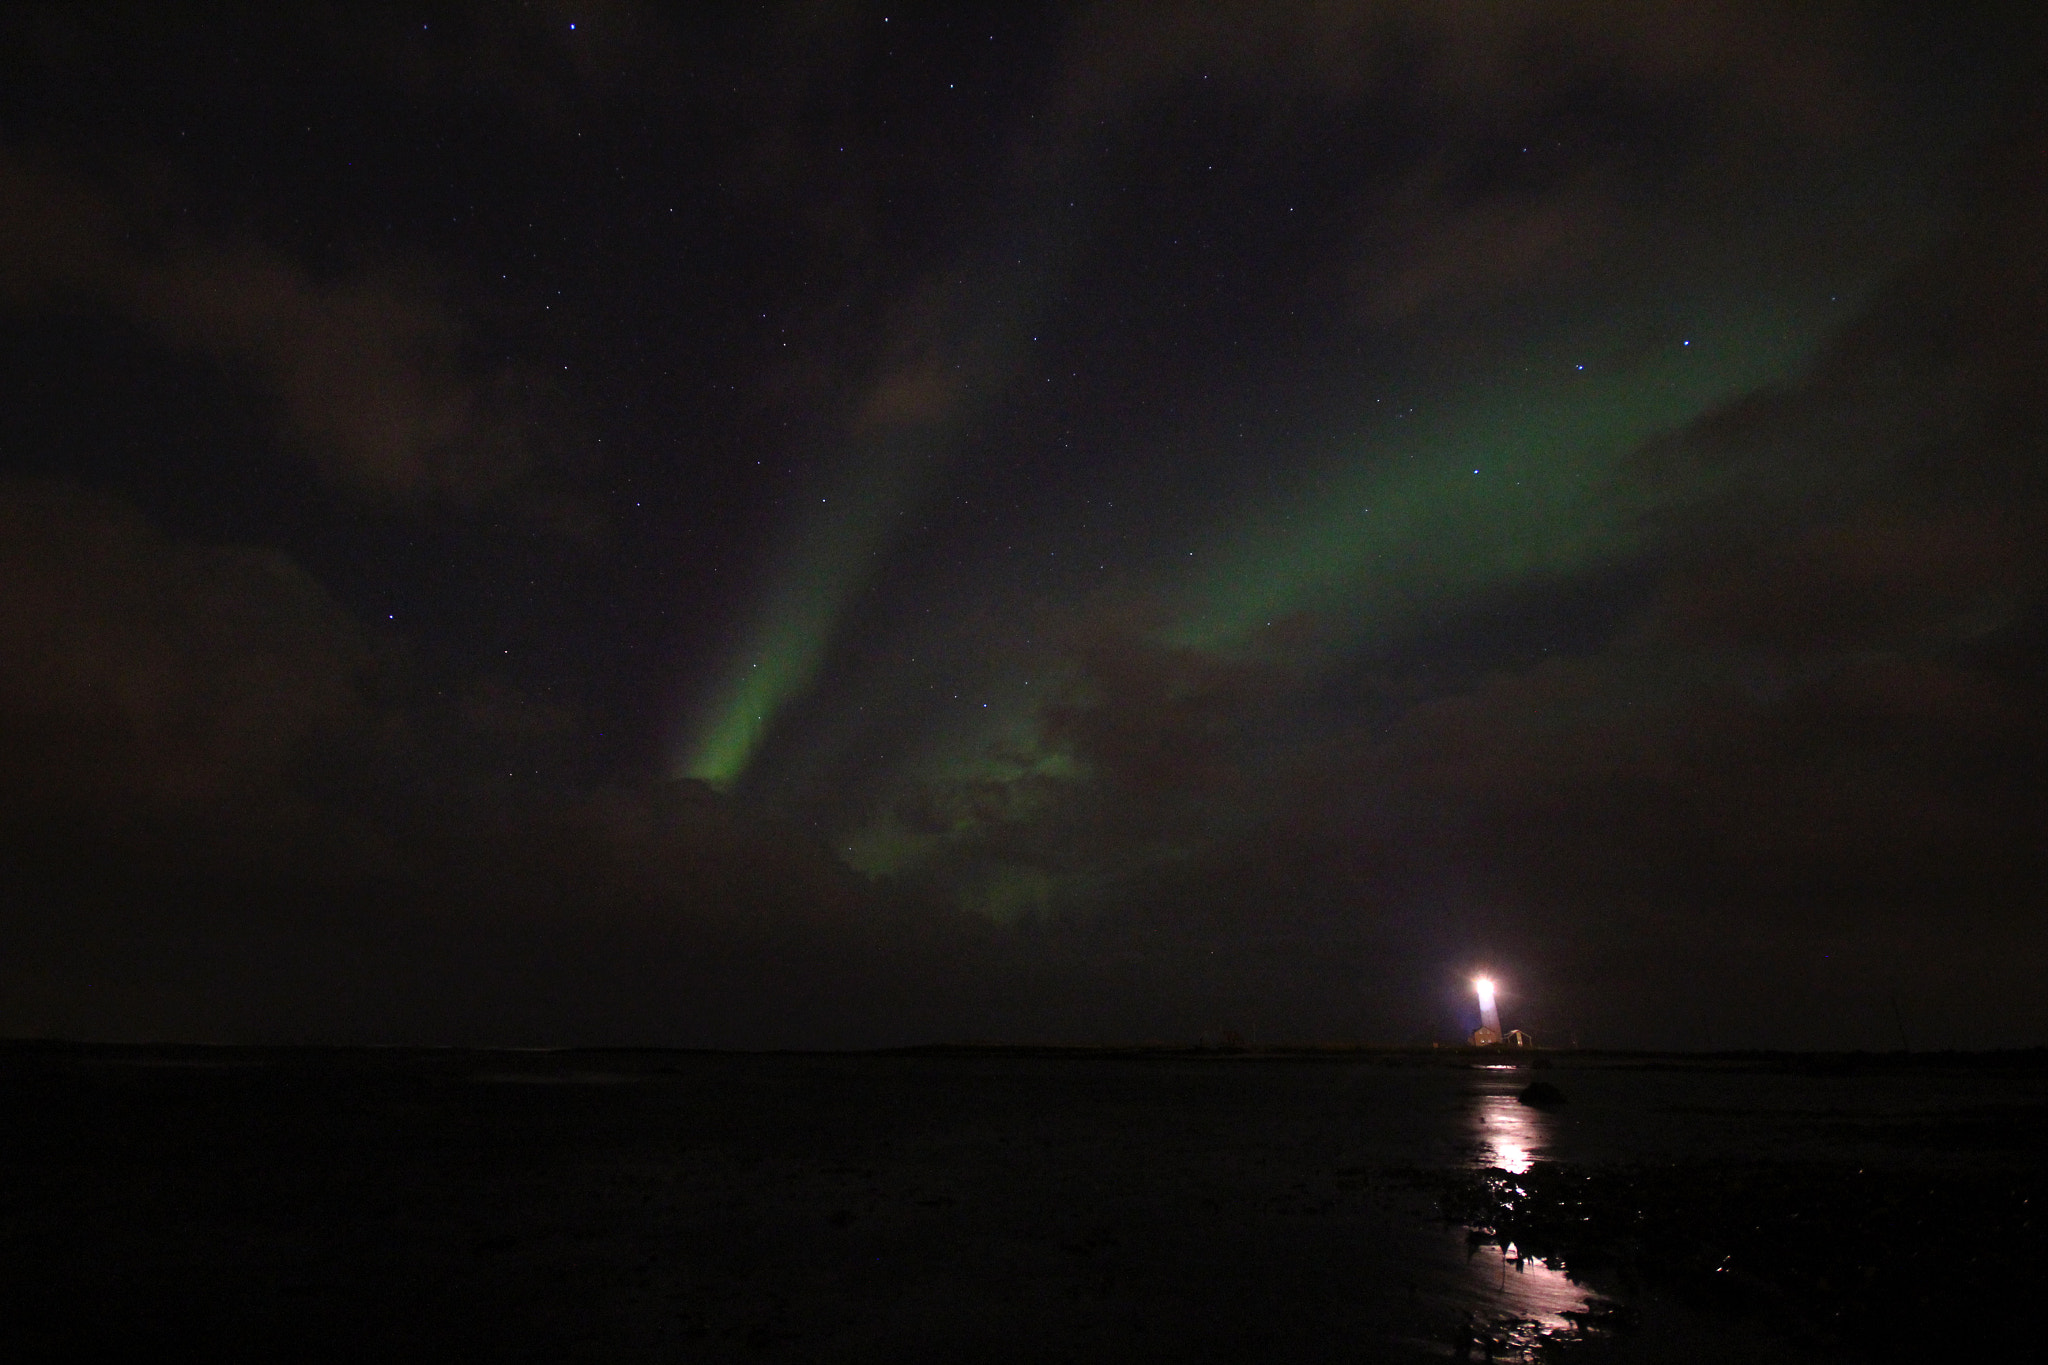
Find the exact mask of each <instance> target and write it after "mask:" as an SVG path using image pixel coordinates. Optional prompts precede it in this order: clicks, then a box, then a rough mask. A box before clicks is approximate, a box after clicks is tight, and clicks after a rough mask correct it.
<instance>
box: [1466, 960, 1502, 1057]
mask: <svg viewBox="0 0 2048 1365" xmlns="http://www.w3.org/2000/svg"><path fill="white" fill-rule="evenodd" d="M1472 989H1474V990H1476V991H1478V992H1479V1027H1478V1029H1476V1030H1475V1031H1474V1032H1473V1034H1472V1046H1474V1047H1490V1046H1492V1045H1493V1044H1495V1043H1498V1042H1499V1041H1500V1008H1499V1006H1497V1005H1496V1004H1495V1003H1494V998H1493V979H1492V978H1491V977H1485V976H1482V977H1480V978H1478V979H1477V980H1476V981H1474V982H1473V983H1472Z"/></svg>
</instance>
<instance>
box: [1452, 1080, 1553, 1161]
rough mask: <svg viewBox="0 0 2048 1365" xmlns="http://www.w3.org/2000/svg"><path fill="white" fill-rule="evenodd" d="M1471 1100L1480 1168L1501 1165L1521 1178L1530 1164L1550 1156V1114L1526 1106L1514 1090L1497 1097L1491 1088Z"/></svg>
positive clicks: (1474, 1135)
mask: <svg viewBox="0 0 2048 1365" xmlns="http://www.w3.org/2000/svg"><path fill="white" fill-rule="evenodd" d="M1472 1098H1473V1105H1472V1120H1473V1122H1472V1128H1473V1134H1472V1136H1473V1138H1474V1146H1475V1148H1476V1155H1477V1157H1478V1162H1477V1164H1478V1165H1481V1166H1498V1167H1500V1168H1501V1169H1502V1170H1504V1171H1506V1172H1508V1173H1509V1174H1510V1175H1520V1174H1521V1173H1522V1172H1524V1171H1526V1170H1528V1169H1529V1166H1530V1163H1532V1162H1535V1161H1540V1160H1542V1159H1543V1158H1544V1157H1545V1156H1546V1155H1547V1154H1548V1152H1549V1149H1550V1135H1551V1127H1552V1124H1551V1118H1550V1115H1548V1114H1546V1113H1544V1112H1543V1111H1542V1110H1541V1109H1533V1108H1531V1107H1529V1106H1528V1105H1526V1104H1523V1103H1522V1102H1521V1101H1520V1100H1519V1099H1517V1098H1516V1096H1515V1092H1514V1091H1512V1090H1510V1091H1506V1092H1503V1093H1499V1094H1496V1093H1493V1092H1492V1090H1491V1088H1490V1087H1489V1088H1488V1089H1486V1090H1482V1091H1481V1092H1480V1093H1479V1094H1477V1095H1474V1096H1473V1097H1472Z"/></svg>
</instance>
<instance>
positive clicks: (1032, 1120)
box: [0, 1043, 2048, 1362]
mask: <svg viewBox="0 0 2048 1365" xmlns="http://www.w3.org/2000/svg"><path fill="white" fill-rule="evenodd" d="M1511 1060H1512V1063H1513V1064H1509V1061H1508V1060H1504V1059H1502V1058H1501V1057H1500V1056H1498V1055H1485V1054H1473V1053H1468V1052H1464V1051H1462V1050H1447V1049H1446V1050H1434V1051H1433V1050H1428V1049H1422V1050H1375V1049H1346V1048H1329V1049H1312V1050H1311V1049H1304V1050H1296V1051H1288V1050H1268V1051H1263V1052H1261V1051H1251V1050H1239V1051H1221V1050H1212V1051H1199V1050H1185V1049H1171V1048H1166V1049H1142V1050H1131V1051H1097V1050H1022V1049H934V1050H918V1051H907V1052H899V1053H862V1054H790V1053H778V1054H721V1053H687V1052H667V1051H539V1052H509V1051H465V1050H416V1049H360V1048H196V1047H110V1046H82V1045H61V1044H39V1043H17V1044H9V1045H6V1047H5V1048H4V1049H0V1094H4V1097H5V1098H4V1106H5V1107H4V1110H0V1283H4V1286H5V1287H4V1289H0V1296H4V1297H0V1356H4V1357H5V1358H7V1359H38V1358H58V1357H72V1356H78V1355H82V1354H86V1353H88V1352H95V1351H97V1352H102V1353H104V1352H106V1351H114V1352H119V1353H122V1354H126V1355H130V1356H140V1355H144V1354H159V1353H168V1352H178V1353H180V1354H197V1353H203V1354H206V1355H210V1356H215V1357H221V1356H230V1355H234V1356H242V1355H254V1354H259V1353H260V1354H267V1355H272V1356H276V1357H279V1358H289V1359H299V1360H307V1359H335V1360H362V1359H394V1358H398V1359H409V1358H420V1357H426V1356H430V1355H431V1356H442V1357H446V1356H450V1355H453V1356H460V1357H466V1358H479V1359H591V1360H683V1361H697V1360H704V1361H757V1360H790V1361H881V1360H901V1359H905V1358H919V1359H938V1360H963V1361H964V1360H976V1361H1012V1360H1014V1361H1048V1360H1120V1361H1123V1360H1175V1361H1194V1360H1215V1361H1225V1360H1229V1361H1236V1360H1252V1361H1263V1360H1272V1361H1290V1362H1291V1361H1322V1360H1332V1361H1336V1360H1342V1361H1360V1360H1390V1361H1402V1360H1444V1359H1461V1358H1462V1359H1487V1358H1492V1359H1499V1360H1513V1359H1528V1360H1538V1359H1551V1358H1557V1359H1587V1360H1618V1361H1627V1360H1642V1361H1683V1360H1725V1359H1732V1358H1741V1359H1746V1360H1778V1359H1783V1360H1800V1359H1873V1360H1874V1359H1887V1358H1900V1357H1898V1356H1897V1353H1896V1351H1895V1350H1894V1349H1893V1348H1894V1347H1899V1348H1900V1349H1903V1347H1904V1346H1905V1345H1911V1346H1912V1347H1913V1348H1914V1349H1918V1350H1924V1349H1925V1347H1926V1344H1927V1343H1928V1342H1930V1341H1933V1342H1941V1341H1954V1342H1956V1343H1959V1344H1964V1343H1974V1342H1976V1341H1979V1340H2007V1341H2008V1342H2009V1341H2010V1334H2009V1331H2007V1328H2006V1324H2007V1323H2008V1321H2009V1320H2010V1319H2011V1318H2012V1317H2013V1316H2014V1315H2015V1314H2016V1313H2017V1312H2018V1311H2019V1304H2018V1302H2017V1300H2016V1297H2015V1295H2016V1291H2015V1290H2014V1289H2013V1287H2012V1281H2013V1280H2014V1279H2015V1278H2016V1276H2017V1274H2018V1271H2019V1268H2020V1267H2023V1266H2025V1265H2026V1264H2028V1263H2029V1262H2030V1260H2031V1258H2033V1257H2034V1256H2037V1255H2038V1254H2039V1253H2040V1251H2041V1250H2042V1249H2043V1235H2042V1224H2041V1219H2040V1216H2039V1210H2040V1208H2041V1199H2042V1197H2043V1195H2042V1191H2043V1182H2042V1177H2041V1174H2040V1170H2039V1161H2038V1149H2039V1146H2040V1134H2041V1132H2042V1131H2043V1123H2044V1121H2048V1054H2044V1053H2041V1052H2038V1051H2036V1052H2030V1053H2008V1054H1995V1055H1982V1054H1979V1055H1971V1056H1934V1057H1917V1056H1915V1057H1906V1056H1898V1055H1893V1056H1874V1055H1850V1056H1830V1057H1810V1056H1791V1055H1777V1054H1762V1055H1746V1056H1740V1057H1699V1056H1686V1057H1668V1056H1644V1055H1627V1054H1589V1053H1557V1054H1534V1055H1524V1056H1518V1057H1514V1058H1512V1059H1511ZM1537 1080H1541V1081H1543V1082H1546V1083H1548V1084H1549V1085H1551V1086H1554V1087H1555V1088H1556V1090H1557V1092H1558V1094H1559V1095H1560V1096H1561V1097H1562V1102H1560V1103H1552V1104H1548V1105H1543V1106H1533V1105H1528V1104H1523V1103H1521V1100H1520V1097H1521V1095H1522V1094H1523V1093H1524V1091H1525V1090H1526V1089H1527V1088H1528V1087H1529V1085H1530V1084H1532V1083H1533V1082H1534V1081H1537ZM1901 1285H1903V1286H1905V1288H1904V1289H1903V1290H1901V1289H1900V1288H1899V1286H1901ZM1916 1286H1917V1287H1918V1290H1919V1291H1922V1292H1918V1293H1917V1296H1916V1293H1915V1287H1916ZM1994 1333H1995V1334H1997V1335H1992V1334H1994Z"/></svg>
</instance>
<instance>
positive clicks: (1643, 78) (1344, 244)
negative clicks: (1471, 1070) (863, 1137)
mask: <svg viewBox="0 0 2048 1365" xmlns="http://www.w3.org/2000/svg"><path fill="white" fill-rule="evenodd" d="M2044 54H2048V21H2044V20H2043V19H2042V18H2041V16H2040V10H2039V7H2038V6H2036V5H2031V4H2022V3H2014V4H2010V5H2004V6H1999V5H1980V6H1964V5H1957V6H1950V5H1938V6H1936V5H1924V4H1912V3H1903V2H1902V3H1898V4H1853V3H1844V4H1799V5H1790V4H1783V3H1763V2H1761V0H1759V2H1758V3H1741V2H1739V0H1729V2H1727V3H1704V2H1703V0H1641V3H1608V2H1606V0H1555V3H1541V4H1539V3H1534V2H1533V0H1528V2H1522V3H1517V2H1512V0H1503V2H1502V3H1481V2H1480V0H1207V2H1206V3H1202V4H1185V5H1183V4H1164V3H1160V4H1139V3H1114V2H1111V0H1105V2H1104V3H1094V4H1081V3H1076V4H1033V3H1023V2H1021V0H1004V3H993V4H969V3H954V4H945V5H929V6H906V5H900V4H894V3H875V4H867V3H850V2H849V3H834V2H833V0H813V2H810V3H796V2H794V0H792V2H791V3H780V4H744V5H742V4H735V5H731V6H656V5H640V4H632V3H621V2H617V0H601V2H599V3H591V4H568V3H554V2H553V0H548V2H547V3H529V4H523V5H515V4H502V5H501V4H482V3H479V4H474V5H446V4H443V5H428V6H417V7H386V6H378V7H371V6H357V5H331V6H322V5H318V4H301V5H290V6H274V5H266V6H248V7H243V8H233V7H207V8H205V9H204V10H203V12H202V11H198V10H194V11H190V12H187V11H184V10H182V9H181V8H180V7H168V6H159V5H142V4H137V5H123V6H105V5H98V6H96V5H67V6H17V7H10V8H9V9H8V10H7V11H6V12H5V14H4V15H0V417H4V421H0V1032H4V1033H6V1034H9V1035H14V1036H26V1035H36V1036H63V1037H93V1038H133V1039H191V1040H248V1041H277V1042H292V1041H377V1042H423V1043H439V1042H463V1043H517V1044H536V1043H663V1044H688V1045H716V1046H827V1047H832V1046H865V1045H873V1044H885V1043H906V1042H926V1041H966V1040H1008V1041H1059V1042H1140V1041H1147V1040H1153V1039H1158V1040H1166V1041H1176V1042H1178V1041H1190V1040H1194V1039H1197V1038H1202V1037H1208V1038H1211V1039H1212V1040H1213V1039H1216V1038H1221V1037H1225V1036H1228V1035H1237V1036H1241V1037H1243V1038H1246V1039H1248V1040H1257V1041H1261V1042H1264V1041H1274V1042H1279V1041H1313V1040H1367V1041H1379V1042H1388V1043H1412V1042H1418V1041H1428V1040H1432V1039H1442V1040H1446V1041H1449V1040H1452V1039H1455V1038H1457V1037H1458V1036H1459V1035H1460V1034H1462V1033H1463V1032H1464V1031H1465V1030H1468V1029H1470V1028H1471V1027H1472V1026H1473V1023H1474V1022H1475V1020H1474V1018H1473V1017H1472V1015H1473V1013H1474V1008H1473V1005H1472V1002H1471V1000H1470V998H1469V997H1470V992H1469V988H1468V984H1467V983H1468V981H1469V978H1470V977H1471V976H1472V974H1473V973H1474V972H1475V971H1479V970H1486V971H1490V972H1491V973H1492V974H1494V975H1495V976H1496V977H1497V978H1498V979H1499V980H1500V981H1501V983H1502V1010H1503V1014H1504V1015H1505V1016H1506V1017H1507V1023H1508V1024H1509V1025H1510V1026H1515V1025H1518V1024H1519V1025H1520V1026H1522V1027H1524V1028H1528V1029H1530V1030H1532V1031H1533V1032H1534V1033H1535V1034H1536V1036H1537V1038H1538V1041H1539V1042H1556V1043H1567V1042H1573V1041H1576V1042H1579V1043H1582V1044H1584V1045H1587V1046H1594V1045H1601V1046H1616V1047H1665V1046H1676V1047H1702V1048H1705V1047H1751V1046H1762V1047H1818V1046H1826V1047H1862V1048H1873V1049H1884V1048H1894V1047H1897V1046H1900V1045H1901V1043H1902V1042H1910V1044H1911V1045H1912V1046H1913V1047H1914V1048H1915V1049H1921V1048H1938V1047H1950V1046H1971V1047H1975V1046H1991V1045H2001V1044H2013V1043H2019V1044H2028V1045H2032V1044H2039V1043H2042V1042H2044V1041H2048V990H2044V988H2043V987H2042V985H2041V982H2042V979H2043V977H2044V975H2048V247H2044V243H2048V101H2044V99H2043V97H2042V92H2043V90H2044V89H2048V71H2044V62H2043V56H2044Z"/></svg>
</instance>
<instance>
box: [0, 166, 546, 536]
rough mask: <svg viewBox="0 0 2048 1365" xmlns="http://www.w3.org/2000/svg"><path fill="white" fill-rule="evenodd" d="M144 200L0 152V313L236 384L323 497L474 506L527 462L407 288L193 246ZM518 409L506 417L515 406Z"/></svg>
mask: <svg viewBox="0 0 2048 1365" xmlns="http://www.w3.org/2000/svg"><path fill="white" fill-rule="evenodd" d="M170 217H174V215H167V214H166V213H165V212H164V211H163V210H162V208H161V207H160V206H157V205H152V204H151V203H150V202H149V196H147V195H144V194H141V193H139V192H133V191H131V192H129V193H128V194H127V196H126V202H123V197H122V196H121V195H119V194H110V193H107V192H103V191H102V190H100V189H98V188H96V187H94V186H91V185H89V184H87V183H86V182H83V181H82V180H80V179H78V178H77V177H73V176H67V175H64V174H61V173H58V172H54V171H50V170H47V169H42V168H39V167H37V166H36V165H35V164H34V163H33V161H32V160H31V159H29V158H25V157H22V156H19V155H10V154H7V153H6V152H5V151H4V150H0V262H4V264H0V303H5V304H6V305H7V306H9V307H10V309H12V310H14V311H15V312H16V313H17V314H20V313H22V312H25V311H27V312H30V313H31V314H32V313H33V312H38V311H39V312H43V313H48V312H51V311H53V310H59V309H64V308H75V307H78V306H87V307H92V308H99V309H105V310H108V311H110V312H112V313H114V314H116V315H118V316H120V317H123V318H125V319H128V320H130V321H132V322H134V323H135V324H136V325H138V326H139V327H140V328H142V329H143V330H144V331H146V332H148V333H150V334H152V335H153V336H155V337H156V338H157V339H158V340H159V341H160V342H161V343H163V344H164V345H166V346H168V347H171V348H174V349H177V350H181V351H188V352H191V353H194V354H197V355H200V356H203V357H205V358H206V359H208V360H209V361H212V362H215V363H217V364H220V365H222V366H224V367H227V368H228V369H229V370H230V371H231V372H236V373H241V374H246V375H248V376H249V377H250V378H251V379H252V380H253V381H254V386H255V387H257V388H258V389H259V390H261V391H262V392H264V393H265V394H266V395H267V396H268V398H269V399H270V400H271V402H272V403H273V404H274V406H275V410H276V412H277V416H278V420H279V423H280V425H281V427H282V429H283V432H284V434H285V436H286V437H287V440H288V443H289V444H290V445H291V446H292V447H294V448H296V449H297V450H298V451H300V452H302V453H303V454H304V455H305V456H306V457H307V458H308V459H310V460H311V461H313V463H314V464H315V466H316V467H317V468H318V469H319V471H320V472H321V473H322V474H323V475H324V476H326V477H327V478H329V479H331V480H333V481H334V482H335V483H337V484H340V485H343V486H345V487H348V488H351V489H353V490H356V491H360V492H366V493H370V494H374V495H378V496H381V497H389V498H397V499H401V500H421V499H427V500H444V499H445V500H453V501H456V502H458V503H473V502H475V501H477V500H478V499H479V498H482V497H484V496H487V495H489V494H492V493H495V492H501V491H503V490H504V489H506V488H507V487H509V486H513V485H516V484H519V483H520V482H522V481H523V480H524V479H525V478H526V477H527V476H528V475H530V474H531V473H532V464H533V461H532V460H531V457H530V455H529V452H528V449H527V447H526V444H525V436H524V432H523V431H522V429H521V427H520V426H519V425H518V424H517V423H515V422H513V421H510V420H508V414H507V408H508V406H510V404H508V398H510V395H511V390H512V388H513V386H514V380H513V378H512V376H511V375H509V374H507V373H505V372H504V371H503V370H502V369H499V370H497V371H495V372H494V371H493V369H492V367H490V366H488V365H483V364H479V363H478V362H477V361H476V359H475V358H474V355H473V350H474V347H473V345H472V339H471V337H470V335H469V329H468V328H466V327H465V326H464V325H463V324H462V323H461V322H460V321H459V320H458V318H457V317H456V315H455V314H454V312H452V311H451V310H450V309H449V308H448V306H447V305H446V304H445V303H444V302H442V301H441V299H439V298H438V297H437V291H436V289H435V288H434V287H433V286H432V285H431V284H430V283H429V282H428V280H426V279H425V278H423V277H421V275H420V274H419V273H418V272H417V271H412V272H407V271H398V270H388V271H378V270H374V269H359V270H353V271H349V272H346V273H344V274H340V275H337V276H334V277H331V278H319V277H316V276H315V275H314V274H313V273H312V272H310V271H309V270H307V269H306V268H305V267H303V266H301V265H299V264H297V263H295V262H293V261H292V260H290V259H289V258H288V257H287V256H286V255H285V254H283V253H281V252H279V251H276V250H273V249H271V248H268V247H266V246H263V245H261V244H260V243H257V242H254V241H246V240H245V241H232V240H229V241H207V240H195V239H194V237H193V234H191V233H190V232H189V231H184V230H181V229H179V228H177V227H174V226H171V225H170V224H169V223H168V222H167V221H166V220H167V218H170ZM517 401H518V400H516V399H514V400H512V402H513V403H516V402H517Z"/></svg>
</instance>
